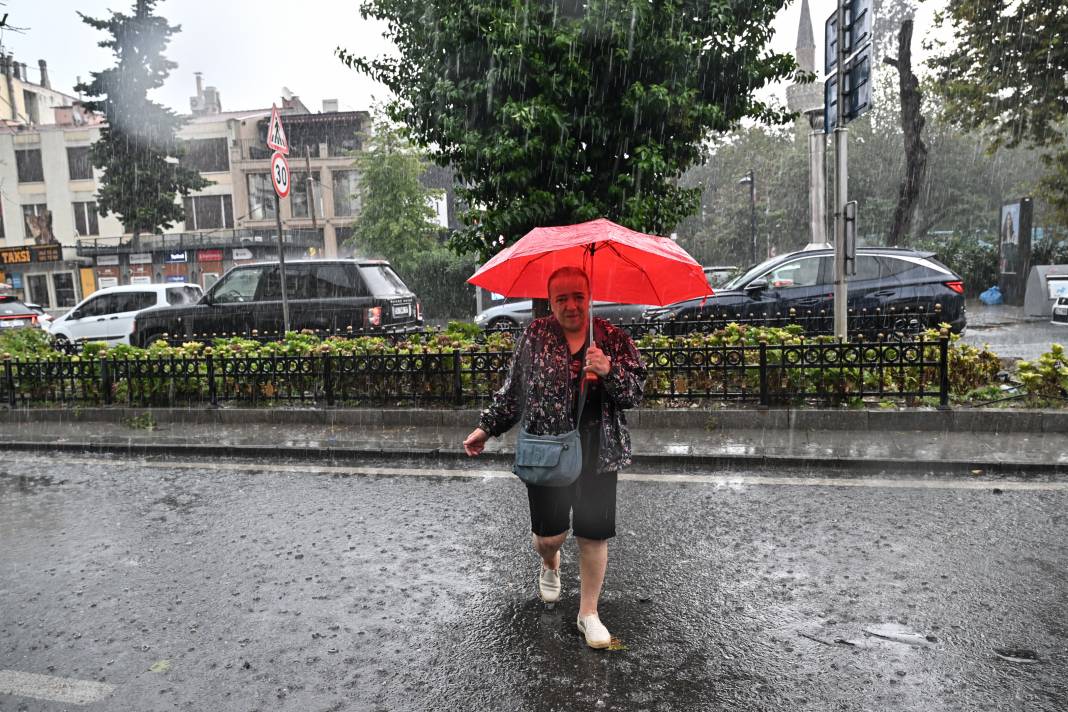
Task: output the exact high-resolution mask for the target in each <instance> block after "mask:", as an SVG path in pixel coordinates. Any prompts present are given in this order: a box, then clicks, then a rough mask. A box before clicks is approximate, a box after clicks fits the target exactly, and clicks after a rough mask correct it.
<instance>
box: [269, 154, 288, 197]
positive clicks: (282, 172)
mask: <svg viewBox="0 0 1068 712" xmlns="http://www.w3.org/2000/svg"><path fill="white" fill-rule="evenodd" d="M271 182H272V183H274V192H275V193H277V194H278V197H279V198H284V197H286V196H287V195H289V161H287V160H286V157H285V156H284V155H282V153H280V152H277V151H276V152H275V154H274V155H273V156H271Z"/></svg>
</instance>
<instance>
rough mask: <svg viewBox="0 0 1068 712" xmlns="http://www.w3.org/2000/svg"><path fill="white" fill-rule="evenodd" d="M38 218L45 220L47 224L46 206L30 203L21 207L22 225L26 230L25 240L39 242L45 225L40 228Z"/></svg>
mask: <svg viewBox="0 0 1068 712" xmlns="http://www.w3.org/2000/svg"><path fill="white" fill-rule="evenodd" d="M38 218H45V221H46V222H48V220H47V218H48V205H47V204H45V203H31V204H29V205H23V206H22V223H23V226H24V227H25V228H26V239H27V240H34V241H40V238H41V234H42V229H43V228H47V225H45V226H42V224H41V221H40V220H39V219H38ZM49 241H50V240H49Z"/></svg>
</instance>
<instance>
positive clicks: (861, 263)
mask: <svg viewBox="0 0 1068 712" xmlns="http://www.w3.org/2000/svg"><path fill="white" fill-rule="evenodd" d="M884 274H885V271H884V270H883V269H882V265H881V264H879V260H878V258H876V257H872V256H871V255H857V273H856V274H855V275H853V279H857V280H860V279H879V278H880V277H882V276H883V275H884Z"/></svg>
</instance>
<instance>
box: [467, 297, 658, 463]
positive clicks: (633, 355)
mask: <svg viewBox="0 0 1068 712" xmlns="http://www.w3.org/2000/svg"><path fill="white" fill-rule="evenodd" d="M593 328H594V332H593V337H594V341H595V342H596V343H597V346H598V347H599V348H600V349H601V350H602V351H604V353H605V355H606V356H608V358H609V359H611V364H612V365H611V370H610V371H609V372H608V375H607V376H605V377H604V378H602V379H601V383H602V385H603V393H604V397H603V398H602V399H601V426H600V427H601V453H600V458H599V461H598V468H597V471H598V472H611V471H614V470H619V469H620V468H622V467H625V466H626V465H629V464H630V462H631V450H630V433H629V432H627V419H626V417H625V416H624V415H623V410H624V409H626V408H633V407H635V406H637V405H638V404H639V403H640V402H641V399H642V390H643V388H644V385H645V365H644V364H643V363H642V361H641V357H640V356H639V355H638V350H637V348H635V346H634V342H633V341H632V340H631V338H630V335H629V334H627V332H625V331H623V330H622V329H619V328H617V327H615V326H613V325H612V324H611V323H609V322H608V321H605V320H604V319H600V318H597V317H594V320H593ZM574 398H575V393H574V386H573V385H572V379H571V352H570V349H569V348H568V346H567V338H566V337H565V336H564V330H563V328H562V327H561V326H560V323H559V322H558V321H556V318H555V317H552V316H548V317H543V318H541V319H535V320H534V321H532V322H531V323H530V325H529V326H528V327H527V328H526V330H525V331H524V332H523V335H522V336H521V337H520V339H519V343H517V344H516V348H515V353H514V355H513V356H512V363H511V365H510V366H509V368H508V376H507V378H506V379H505V381H504V385H503V386H502V387H501V389H500V390H499V391H497V393H495V394H494V396H493V400H492V402H491V403H490V405H489V407H488V408H486V409H485V410H484V411H482V416H481V418H480V420H479V423H478V427H480V428H482V429H483V430H485V431H486V432H487V433H489V434H490V435H492V436H499V435H501V434H503V433H505V432H507V431H508V430H509V429H511V428H512V426H514V425H515V424H516V423H518V422H519V421H520V418H522V420H523V427H524V428H525V429H526V430H527V432H529V433H531V434H533V435H548V434H552V435H558V434H561V433H566V432H567V431H569V430H573V429H574V428H575V408H574V406H573V404H574V402H575V400H574Z"/></svg>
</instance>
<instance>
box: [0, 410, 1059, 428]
mask: <svg viewBox="0 0 1068 712" xmlns="http://www.w3.org/2000/svg"><path fill="white" fill-rule="evenodd" d="M479 413H480V411H478V410H474V409H463V410H420V409H415V408H410V409H408V408H383V409H372V408H348V409H339V408H333V409H325V408H323V409H319V408H203V409H193V408H128V407H112V408H80V409H79V408H17V409H10V408H8V409H0V423H33V422H72V423H76V422H105V423H121V422H123V421H126V420H130V419H132V418H137V417H139V416H143V415H145V414H151V415H152V417H153V418H154V419H155V420H156V422H158V423H198V424H200V425H212V424H216V425H242V424H245V423H263V424H274V425H286V424H297V423H299V424H305V425H322V426H324V427H326V426H350V427H380V426H409V427H435V428H441V427H470V428H473V427H475V425H476V424H477V423H478V417H479ZM627 421H628V422H629V423H630V426H631V427H632V428H652V429H658V430H660V429H664V430H679V429H694V430H707V431H709V432H715V431H717V430H765V429H771V430H851V431H857V432H865V431H868V432H879V433H883V432H885V431H888V430H905V431H926V432H944V433H954V432H968V433H976V432H983V433H1068V410H1064V411H1055V410H1005V409H1000V408H985V409H979V408H968V409H963V408H962V409H957V410H921V409H915V410H874V409H865V410H859V409H858V410H851V409H820V408H797V409H790V408H766V409H757V408H753V409H743V408H732V409H727V408H724V409H712V410H705V409H696V408H694V409H662V410H661V409H651V408H646V409H638V410H632V411H627Z"/></svg>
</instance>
